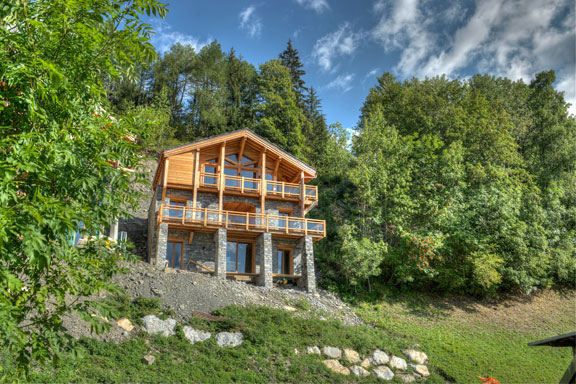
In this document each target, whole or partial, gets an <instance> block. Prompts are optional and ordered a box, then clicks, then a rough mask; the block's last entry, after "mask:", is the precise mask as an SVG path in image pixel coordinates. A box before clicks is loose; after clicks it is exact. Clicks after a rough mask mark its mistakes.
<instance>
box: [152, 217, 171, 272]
mask: <svg viewBox="0 0 576 384" xmlns="http://www.w3.org/2000/svg"><path fill="white" fill-rule="evenodd" d="M156 236H157V238H156V257H155V258H154V261H153V263H154V264H156V265H158V262H159V261H160V262H161V263H163V262H164V260H166V247H167V246H168V224H167V223H160V224H159V225H158V232H157V233H156Z"/></svg>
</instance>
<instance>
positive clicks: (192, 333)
mask: <svg viewBox="0 0 576 384" xmlns="http://www.w3.org/2000/svg"><path fill="white" fill-rule="evenodd" d="M182 331H184V336H186V338H187V339H188V341H189V342H190V344H194V343H198V342H201V341H204V340H208V339H209V338H210V336H212V334H211V333H210V332H204V331H200V330H198V329H196V328H192V327H189V326H187V325H185V326H184V327H182Z"/></svg>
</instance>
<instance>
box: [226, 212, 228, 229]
mask: <svg viewBox="0 0 576 384" xmlns="http://www.w3.org/2000/svg"><path fill="white" fill-rule="evenodd" d="M226 228H228V211H226Z"/></svg>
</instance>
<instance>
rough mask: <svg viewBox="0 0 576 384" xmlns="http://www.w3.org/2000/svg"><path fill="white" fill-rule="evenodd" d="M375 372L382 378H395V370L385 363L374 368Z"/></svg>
mask: <svg viewBox="0 0 576 384" xmlns="http://www.w3.org/2000/svg"><path fill="white" fill-rule="evenodd" d="M374 374H375V375H376V377H378V378H379V379H382V380H392V379H393V378H394V372H392V370H391V369H390V368H388V367H387V366H385V365H381V366H379V367H376V368H374Z"/></svg>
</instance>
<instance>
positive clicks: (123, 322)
mask: <svg viewBox="0 0 576 384" xmlns="http://www.w3.org/2000/svg"><path fill="white" fill-rule="evenodd" d="M116 324H118V326H119V327H120V328H122V329H123V330H125V331H127V332H132V330H133V329H134V324H132V322H131V321H130V320H128V319H127V318H125V317H123V318H121V319H120V320H118V321H117V322H116Z"/></svg>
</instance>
